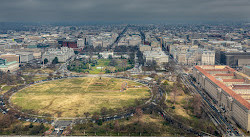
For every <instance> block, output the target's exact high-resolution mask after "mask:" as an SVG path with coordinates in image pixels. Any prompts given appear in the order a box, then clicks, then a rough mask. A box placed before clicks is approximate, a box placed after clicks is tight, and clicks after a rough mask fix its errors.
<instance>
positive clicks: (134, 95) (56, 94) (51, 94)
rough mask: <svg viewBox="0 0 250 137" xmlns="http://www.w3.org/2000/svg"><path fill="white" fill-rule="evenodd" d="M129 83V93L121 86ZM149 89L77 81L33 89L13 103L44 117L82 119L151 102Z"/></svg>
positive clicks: (102, 81)
mask: <svg viewBox="0 0 250 137" xmlns="http://www.w3.org/2000/svg"><path fill="white" fill-rule="evenodd" d="M124 82H127V85H128V87H127V89H126V90H124V91H120V90H121V85H122V84H123V83H124ZM149 96H150V92H149V89H148V88H147V87H144V86H142V85H141V84H139V83H135V82H132V81H127V80H124V79H114V78H101V79H100V78H99V77H95V78H94V77H92V78H73V79H63V80H56V81H50V82H46V83H42V84H37V85H33V86H31V87H29V88H26V89H23V90H21V91H19V92H18V93H17V94H15V95H14V96H13V97H12V98H11V101H12V103H13V104H14V105H16V106H18V107H20V108H21V109H22V110H23V111H27V110H34V111H35V112H36V113H38V114H40V115H44V114H49V115H52V116H55V117H78V116H83V113H84V112H89V113H94V112H99V110H100V109H101V108H102V107H107V108H112V109H115V108H122V107H124V106H133V105H134V102H135V100H136V99H141V98H149Z"/></svg>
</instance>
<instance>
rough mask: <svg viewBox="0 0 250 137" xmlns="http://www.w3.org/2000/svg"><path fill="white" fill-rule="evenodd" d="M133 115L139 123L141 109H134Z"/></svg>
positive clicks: (141, 114) (141, 113)
mask: <svg viewBox="0 0 250 137" xmlns="http://www.w3.org/2000/svg"><path fill="white" fill-rule="evenodd" d="M135 114H136V117H137V120H138V122H139V121H140V119H141V117H142V116H143V111H142V109H141V108H136V110H135Z"/></svg>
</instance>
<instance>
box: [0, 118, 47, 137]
mask: <svg viewBox="0 0 250 137" xmlns="http://www.w3.org/2000/svg"><path fill="white" fill-rule="evenodd" d="M45 131H46V128H45V126H44V125H43V124H39V125H33V124H32V123H30V124H29V125H23V124H22V122H18V120H16V119H15V118H14V117H12V116H10V115H8V114H6V115H2V114H0V135H12V134H14V135H42V134H43V133H44V132H45Z"/></svg>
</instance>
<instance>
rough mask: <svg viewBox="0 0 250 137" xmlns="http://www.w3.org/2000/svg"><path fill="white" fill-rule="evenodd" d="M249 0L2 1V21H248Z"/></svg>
mask: <svg viewBox="0 0 250 137" xmlns="http://www.w3.org/2000/svg"><path fill="white" fill-rule="evenodd" d="M249 13H250V0H0V21H20V22H60V21H62V22H67V21H71V22H73V21H76V22H168V21H171V22H179V21H180V22H185V21H187V22H190V21H193V22H196V21H240V20H243V21H249V19H250V14H249Z"/></svg>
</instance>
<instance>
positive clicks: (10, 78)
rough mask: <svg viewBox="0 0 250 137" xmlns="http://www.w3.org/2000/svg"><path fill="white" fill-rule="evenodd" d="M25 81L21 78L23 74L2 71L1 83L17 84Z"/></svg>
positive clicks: (0, 73) (0, 72) (0, 74)
mask: <svg viewBox="0 0 250 137" xmlns="http://www.w3.org/2000/svg"><path fill="white" fill-rule="evenodd" d="M21 83H23V80H22V78H21V75H20V74H19V73H17V74H16V75H14V74H10V73H8V72H7V73H6V72H3V71H0V85H4V84H7V85H15V84H21Z"/></svg>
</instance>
